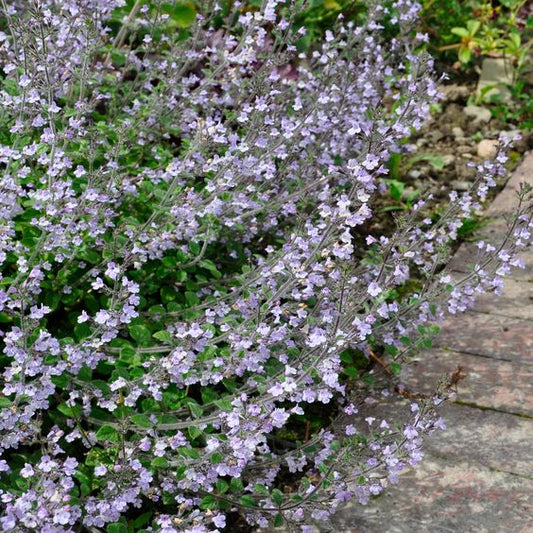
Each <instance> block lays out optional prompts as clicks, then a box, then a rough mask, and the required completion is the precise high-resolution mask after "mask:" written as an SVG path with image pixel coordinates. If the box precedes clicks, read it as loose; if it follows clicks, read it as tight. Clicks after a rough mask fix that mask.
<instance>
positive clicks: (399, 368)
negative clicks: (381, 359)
mask: <svg viewBox="0 0 533 533" xmlns="http://www.w3.org/2000/svg"><path fill="white" fill-rule="evenodd" d="M389 368H390V369H391V370H392V373H393V374H395V375H397V376H399V375H400V372H401V371H402V365H400V364H399V363H389Z"/></svg>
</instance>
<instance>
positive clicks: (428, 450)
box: [332, 153, 533, 533]
mask: <svg viewBox="0 0 533 533" xmlns="http://www.w3.org/2000/svg"><path fill="white" fill-rule="evenodd" d="M521 181H527V182H528V183H530V184H532V185H533V153H530V154H529V155H528V156H526V158H525V160H524V161H523V163H522V164H521V166H520V167H519V168H518V169H517V171H515V173H514V174H513V176H512V177H511V179H510V180H509V182H508V184H507V185H506V187H505V189H504V190H503V191H502V193H500V195H499V196H498V197H497V198H496V200H495V201H494V203H493V204H492V205H491V206H490V208H489V209H488V210H487V215H488V216H489V217H491V220H492V221H491V223H490V224H489V225H488V226H487V227H486V228H484V230H483V232H482V233H483V235H482V237H483V238H484V240H486V241H487V240H490V239H493V240H494V241H495V242H498V241H499V240H500V239H501V237H502V235H503V232H504V230H505V220H504V217H505V215H506V213H508V212H510V211H511V210H512V206H513V204H514V202H515V194H514V193H515V191H516V190H518V187H519V183H520V182H521ZM473 250H474V245H473V244H472V243H465V244H463V245H462V246H461V248H460V249H459V251H458V253H457V254H456V255H455V256H454V259H453V263H452V266H453V268H454V269H455V270H457V271H462V270H463V269H464V266H465V265H466V264H468V260H469V258H470V257H472V253H473ZM522 256H523V259H524V261H525V263H526V265H527V267H526V269H525V270H518V271H515V272H514V274H513V275H512V276H511V277H510V279H509V280H508V281H507V283H506V285H505V288H504V293H503V296H502V297H499V298H498V297H497V296H493V295H485V296H483V297H482V298H480V299H479V300H478V304H477V306H476V307H475V308H474V309H473V310H471V311H469V312H468V313H466V314H463V315H458V316H457V317H452V318H451V319H449V320H447V322H446V323H445V324H444V325H443V327H442V333H441V335H440V336H439V337H438V338H437V341H436V342H435V345H436V347H435V348H433V349H431V350H426V351H425V352H424V353H421V354H420V355H419V356H417V357H416V359H415V360H414V361H413V363H412V364H411V365H410V366H409V367H407V370H406V373H405V379H404V381H405V382H406V383H407V384H410V385H412V389H413V390H421V391H423V390H424V389H425V388H427V387H428V386H430V385H431V384H433V383H435V382H436V380H437V379H438V378H439V376H441V375H442V373H444V372H448V373H449V372H450V371H453V370H454V369H455V368H456V367H457V366H458V365H460V366H461V367H462V368H463V369H464V371H465V372H466V374H467V376H466V378H465V379H464V380H463V381H461V382H460V383H459V385H458V396H457V400H456V401H455V402H454V403H450V404H448V405H446V406H445V407H444V408H443V410H442V414H443V416H444V418H445V420H446V423H447V426H448V429H447V430H446V431H445V432H439V433H438V435H434V436H431V437H428V438H427V439H426V444H425V458H424V460H423V462H422V463H421V465H419V466H418V467H416V468H414V469H410V470H408V471H406V472H405V473H404V474H403V475H402V476H401V478H400V484H399V485H398V486H396V487H392V488H389V489H388V490H387V491H386V492H385V494H384V495H382V496H380V497H379V498H377V499H376V500H375V501H374V502H372V504H371V505H369V506H368V507H362V506H360V505H355V506H349V507H347V508H345V509H343V510H341V511H340V512H339V513H338V515H337V516H336V517H335V518H334V520H333V523H332V526H333V529H335V530H336V531H337V532H339V533H408V532H409V533H410V532H413V533H418V532H420V533H423V532H430V533H448V532H449V533H471V532H472V533H499V532H502V533H530V532H531V533H533V250H528V251H526V252H524V253H523V254H522Z"/></svg>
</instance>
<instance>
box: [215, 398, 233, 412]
mask: <svg viewBox="0 0 533 533" xmlns="http://www.w3.org/2000/svg"><path fill="white" fill-rule="evenodd" d="M214 404H215V405H216V406H217V407H218V408H219V409H222V411H226V412H228V413H229V412H230V411H233V405H231V402H229V401H228V400H216V401H215V402H214Z"/></svg>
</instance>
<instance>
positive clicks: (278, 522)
mask: <svg viewBox="0 0 533 533" xmlns="http://www.w3.org/2000/svg"><path fill="white" fill-rule="evenodd" d="M283 522H284V518H283V515H282V514H281V513H278V514H277V515H276V517H275V518H274V527H281V526H282V525H283Z"/></svg>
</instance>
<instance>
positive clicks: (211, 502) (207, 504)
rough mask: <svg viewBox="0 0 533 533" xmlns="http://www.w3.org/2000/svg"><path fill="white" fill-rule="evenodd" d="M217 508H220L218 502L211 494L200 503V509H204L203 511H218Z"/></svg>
mask: <svg viewBox="0 0 533 533" xmlns="http://www.w3.org/2000/svg"><path fill="white" fill-rule="evenodd" d="M217 507H218V501H217V499H216V498H215V497H214V496H212V495H211V494H208V495H207V496H204V497H203V498H202V499H201V501H200V509H203V510H206V509H216V508H217Z"/></svg>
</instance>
